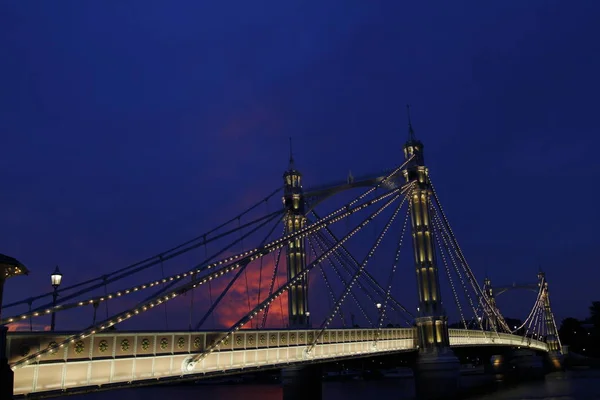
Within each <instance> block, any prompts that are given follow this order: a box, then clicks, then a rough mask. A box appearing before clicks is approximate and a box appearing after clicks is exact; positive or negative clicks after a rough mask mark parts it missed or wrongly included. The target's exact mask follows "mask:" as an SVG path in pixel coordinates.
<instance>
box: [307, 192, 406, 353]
mask: <svg viewBox="0 0 600 400" xmlns="http://www.w3.org/2000/svg"><path fill="white" fill-rule="evenodd" d="M399 197H400V196H395V197H394V200H396V199H398V198H399ZM406 199H407V196H404V198H403V199H402V201H401V202H400V203H399V204H398V207H396V210H394V213H393V214H392V216H391V218H390V219H389V220H388V221H387V223H386V224H385V226H384V227H383V229H382V230H381V232H380V233H379V235H378V237H377V239H376V240H375V243H374V244H373V246H372V247H371V249H370V250H369V252H368V253H367V255H366V256H365V258H364V259H363V262H362V263H361V264H360V267H359V268H358V269H357V270H356V273H355V274H354V275H353V276H352V279H351V280H350V282H349V283H348V285H346V287H345V288H344V291H343V292H342V294H341V295H340V297H338V300H337V302H336V304H335V305H334V307H333V310H332V311H331V314H330V315H329V317H328V318H326V319H325V320H324V321H323V323H322V324H321V327H320V329H319V333H318V334H316V335H315V338H314V339H313V341H312V343H311V344H310V345H309V346H308V349H307V351H306V352H307V353H308V354H310V352H311V351H312V350H313V349H314V348H315V346H316V345H317V343H318V341H319V340H320V339H321V337H322V336H323V333H324V332H325V330H326V329H327V327H328V326H329V324H330V323H331V321H332V320H333V317H334V316H335V314H337V312H338V311H339V310H340V307H341V305H342V303H343V302H344V300H345V299H346V296H348V293H349V292H350V291H351V290H352V286H354V284H355V283H356V281H357V280H358V278H359V276H360V275H361V273H362V272H363V271H364V269H365V268H366V267H367V265H368V263H369V260H371V258H372V257H373V255H374V254H375V252H376V251H377V249H378V248H379V245H380V244H381V241H382V240H383V238H384V237H385V235H386V234H387V232H388V230H389V229H390V226H392V224H393V223H394V220H395V219H396V216H397V215H398V213H399V212H400V209H401V208H402V205H403V204H404V202H405V200H406Z"/></svg>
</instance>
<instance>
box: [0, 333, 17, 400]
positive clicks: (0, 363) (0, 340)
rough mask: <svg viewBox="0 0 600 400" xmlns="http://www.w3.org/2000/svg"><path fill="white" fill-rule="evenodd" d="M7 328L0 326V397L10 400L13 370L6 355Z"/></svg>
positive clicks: (11, 396) (3, 399)
mask: <svg viewBox="0 0 600 400" xmlns="http://www.w3.org/2000/svg"><path fill="white" fill-rule="evenodd" d="M7 332H8V328H7V327H6V326H4V325H1V326H0V399H2V400H10V399H12V398H13V387H14V378H15V376H14V372H13V370H12V369H11V368H10V365H8V357H7V355H6V342H7V340H6V334H7Z"/></svg>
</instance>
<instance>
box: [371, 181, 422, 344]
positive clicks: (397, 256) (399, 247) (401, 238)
mask: <svg viewBox="0 0 600 400" xmlns="http://www.w3.org/2000/svg"><path fill="white" fill-rule="evenodd" d="M412 194H413V190H411V191H410V192H408V193H407V194H406V198H408V199H409V201H408V207H407V210H406V215H405V216H404V223H403V224H402V230H401V231H400V236H399V237H398V242H397V245H396V252H395V255H394V263H393V264H392V268H391V270H390V275H389V277H388V287H387V290H386V293H385V300H384V301H383V307H382V308H381V313H380V316H379V321H378V322H377V335H376V336H375V343H377V340H378V339H379V337H380V336H381V329H382V327H383V321H384V319H385V315H386V312H387V305H388V302H389V300H390V297H391V296H392V285H393V283H394V277H395V276H396V269H397V267H398V263H399V262H400V253H401V251H402V243H403V241H404V236H405V234H406V227H407V226H408V220H409V219H410V214H411V211H412Z"/></svg>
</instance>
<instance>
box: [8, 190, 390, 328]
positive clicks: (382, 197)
mask: <svg viewBox="0 0 600 400" xmlns="http://www.w3.org/2000/svg"><path fill="white" fill-rule="evenodd" d="M399 190H401V189H393V190H391V191H388V192H387V193H384V194H382V195H380V196H378V197H376V198H374V199H372V200H370V201H368V202H366V203H363V204H361V205H359V206H356V207H353V208H351V207H347V208H344V209H345V210H346V211H345V212H344V213H342V214H339V215H337V216H336V217H335V218H332V217H331V214H329V215H328V216H326V217H325V218H324V219H323V220H320V221H318V222H316V223H314V224H311V225H308V226H306V227H305V228H302V229H300V230H298V231H296V232H293V233H289V234H287V235H284V236H282V237H281V238H279V239H276V240H274V241H272V242H270V243H269V244H267V245H264V246H262V248H264V249H270V248H271V247H273V246H279V245H280V244H281V243H285V244H287V243H289V242H291V241H293V240H294V239H296V238H300V237H304V236H307V235H308V234H309V233H311V232H314V231H316V230H320V229H323V228H324V227H325V226H328V225H331V224H333V223H336V222H339V221H340V220H342V219H343V218H346V217H348V216H349V215H351V214H353V213H356V212H358V211H361V210H362V209H365V208H367V207H369V206H371V205H373V204H376V203H378V202H380V201H383V200H385V199H386V198H388V197H390V196H392V195H394V194H395V193H396V192H397V191H399ZM273 214H274V215H270V217H271V220H272V219H274V218H275V217H277V216H278V215H280V214H281V211H278V212H276V213H273ZM268 222H270V221H269V220H267V221H266V222H265V223H264V224H267V223H268ZM260 251H261V248H259V247H257V248H254V249H252V250H250V251H246V252H243V253H239V254H236V255H234V256H231V257H229V258H225V259H223V260H220V261H215V262H213V263H211V264H208V265H204V264H199V265H196V266H195V267H194V269H191V270H189V271H186V272H183V273H180V274H176V275H173V276H170V277H165V278H162V279H160V280H156V281H151V282H147V283H144V284H141V285H137V286H134V287H132V288H129V289H124V290H119V291H116V292H114V293H110V294H108V295H105V296H97V297H94V298H92V299H88V300H82V301H78V302H74V303H71V304H68V307H67V305H65V304H57V305H56V306H53V305H52V306H50V307H48V308H46V309H45V310H44V309H35V310H32V311H30V312H27V313H25V314H21V315H17V316H12V317H8V318H5V319H3V320H2V321H0V323H2V324H5V323H12V322H15V321H18V320H22V319H26V318H28V317H29V318H34V317H40V316H43V315H46V314H50V313H52V312H53V311H54V312H59V311H62V310H66V309H70V308H75V307H81V306H84V305H86V304H94V303H95V302H103V301H108V300H111V299H113V298H115V297H121V296H123V295H127V294H130V293H134V292H138V291H139V290H144V289H147V288H150V287H154V286H157V285H160V284H162V283H166V282H170V281H174V280H180V279H184V278H186V277H187V276H188V275H191V274H198V273H201V272H204V271H206V270H210V269H212V268H214V267H217V266H220V265H222V264H223V263H227V262H231V261H234V260H240V259H241V260H245V259H252V257H253V256H254V255H255V254H257V253H259V252H260ZM158 295H160V293H159V294H157V296H158ZM63 300H64V299H63ZM147 300H150V299H147Z"/></svg>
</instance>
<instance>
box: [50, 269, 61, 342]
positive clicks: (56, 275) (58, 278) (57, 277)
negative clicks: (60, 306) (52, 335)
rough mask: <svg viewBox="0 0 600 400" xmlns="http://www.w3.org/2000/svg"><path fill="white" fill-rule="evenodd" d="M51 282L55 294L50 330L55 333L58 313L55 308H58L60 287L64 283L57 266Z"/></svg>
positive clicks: (53, 296)
mask: <svg viewBox="0 0 600 400" xmlns="http://www.w3.org/2000/svg"><path fill="white" fill-rule="evenodd" d="M50 281H51V283H52V287H53V288H54V292H53V293H52V322H50V330H51V331H52V332H54V327H55V325H56V313H55V312H54V308H55V307H56V298H57V297H58V287H59V286H60V283H61V282H62V274H61V273H60V270H59V269H58V265H57V266H56V269H55V270H54V272H53V273H52V275H50Z"/></svg>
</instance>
